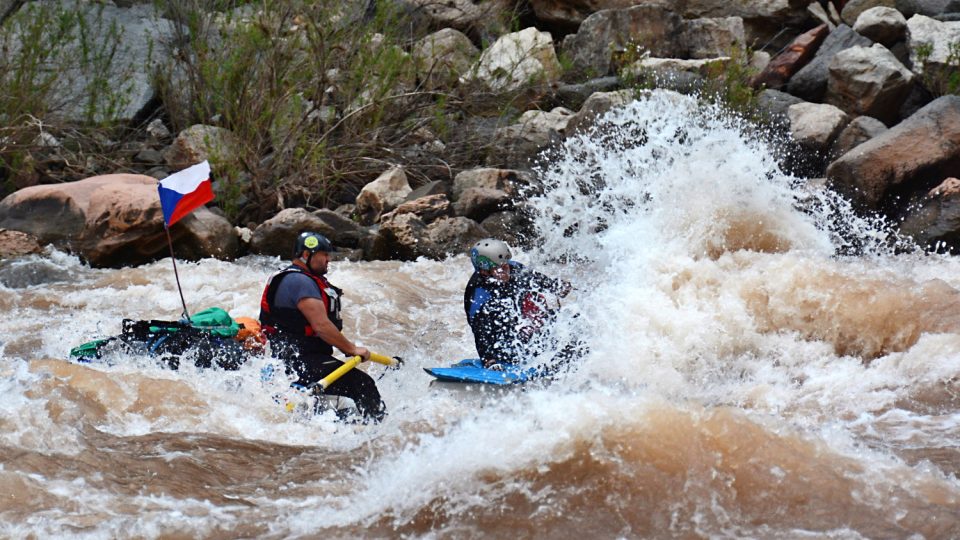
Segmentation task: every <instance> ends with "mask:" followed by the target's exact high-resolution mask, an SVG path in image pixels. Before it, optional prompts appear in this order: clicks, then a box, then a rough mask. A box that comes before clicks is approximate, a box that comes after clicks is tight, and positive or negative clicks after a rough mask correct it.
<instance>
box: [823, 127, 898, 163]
mask: <svg viewBox="0 0 960 540" xmlns="http://www.w3.org/2000/svg"><path fill="white" fill-rule="evenodd" d="M885 131H887V126H885V125H884V124H883V122H881V121H879V120H877V119H876V118H871V117H869V116H858V117H857V118H854V119H853V120H852V121H851V122H850V123H849V124H847V127H845V128H843V131H841V132H840V135H838V136H837V140H836V141H834V142H833V146H832V147H831V148H830V155H831V156H832V157H833V159H836V158H838V157H840V156H842V155H844V154H846V153H847V152H849V151H851V150H853V149H854V148H856V147H857V146H859V145H861V144H863V143H865V142H867V141H869V140H870V139H872V138H874V137H877V136H879V135H881V134H882V133H883V132H885Z"/></svg>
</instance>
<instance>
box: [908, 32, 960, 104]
mask: <svg viewBox="0 0 960 540" xmlns="http://www.w3.org/2000/svg"><path fill="white" fill-rule="evenodd" d="M915 53H916V55H917V62H916V63H917V64H918V65H920V66H922V69H921V80H922V82H923V86H924V87H925V88H926V89H927V90H929V91H930V92H931V93H933V95H935V96H944V95H947V94H960V42H954V43H950V44H948V45H947V58H946V62H945V65H943V66H928V65H927V63H928V62H929V60H930V57H931V55H933V44H932V43H919V44H917V46H916V49H915Z"/></svg>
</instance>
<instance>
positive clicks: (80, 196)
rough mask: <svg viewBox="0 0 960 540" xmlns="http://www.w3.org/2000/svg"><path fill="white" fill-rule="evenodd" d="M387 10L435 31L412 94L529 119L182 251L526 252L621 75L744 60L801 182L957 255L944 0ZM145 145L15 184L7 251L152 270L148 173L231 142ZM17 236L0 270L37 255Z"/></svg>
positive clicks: (215, 130)
mask: <svg viewBox="0 0 960 540" xmlns="http://www.w3.org/2000/svg"><path fill="white" fill-rule="evenodd" d="M395 2H397V3H398V5H401V6H402V7H403V9H405V10H407V11H409V12H412V13H416V14H417V16H418V17H419V19H417V20H419V21H421V22H422V24H423V25H424V28H432V29H434V30H436V29H438V28H439V30H436V31H434V32H432V33H429V34H428V35H426V36H425V37H423V38H421V39H418V40H417V41H416V42H413V43H411V45H410V50H409V51H407V53H405V54H409V55H411V57H412V58H414V59H415V60H416V62H415V65H416V66H417V73H416V74H414V75H412V79H411V80H412V81H414V82H416V83H417V84H419V85H420V87H422V88H426V89H429V90H430V91H442V92H455V91H456V90H457V88H458V87H465V86H469V85H474V86H476V85H481V86H483V87H484V88H487V89H488V90H489V91H490V92H508V91H509V92H526V94H524V98H523V99H521V100H518V102H520V103H523V107H525V108H527V110H525V111H521V113H520V114H518V115H517V116H516V117H515V118H516V119H515V120H514V121H511V122H508V123H499V124H497V125H496V126H493V127H492V129H490V135H491V137H492V138H493V139H494V140H495V141H496V142H495V144H494V148H495V151H494V152H492V153H491V154H492V155H491V156H488V158H487V161H486V163H477V164H476V168H473V169H467V170H460V171H450V172H449V174H448V175H447V176H446V177H437V178H430V179H424V178H420V177H417V178H411V177H410V176H409V175H408V174H407V173H408V171H406V170H405V169H404V167H402V166H399V165H395V166H390V165H385V166H384V168H383V172H382V174H381V175H380V177H378V178H377V179H376V180H374V181H373V182H371V183H369V184H368V185H366V186H364V187H363V188H362V189H361V190H359V194H358V195H357V196H356V198H355V200H354V201H353V202H352V203H351V204H346V205H344V206H341V207H340V208H337V209H334V208H330V209H319V210H308V209H305V208H287V209H284V210H281V211H279V213H277V214H276V215H275V216H273V217H272V218H270V219H267V220H265V221H263V222H262V223H259V224H250V227H249V229H245V228H238V227H234V226H232V225H231V224H230V223H229V222H228V221H227V220H226V219H225V218H223V217H222V216H221V215H218V214H217V213H216V212H214V211H210V210H202V211H199V212H197V213H195V214H194V215H193V216H191V217H190V218H188V219H184V220H183V222H182V223H178V224H177V225H175V226H174V227H173V228H172V229H171V231H170V232H171V234H172V235H173V236H174V237H175V238H176V239H177V246H178V250H180V251H181V253H180V254H182V255H184V256H186V257H210V256H213V257H223V258H229V257H235V256H237V255H239V254H242V253H246V252H252V253H261V254H270V255H288V254H287V253H286V246H289V245H291V244H292V239H293V237H294V236H295V235H296V234H297V232H298V231H300V230H303V229H313V230H317V231H319V232H321V233H323V234H326V235H328V236H329V237H330V238H331V239H332V240H333V241H334V243H335V244H336V245H338V246H340V247H342V248H344V251H346V252H347V254H348V256H351V257H355V258H367V259H375V258H399V259H412V258H415V257H420V256H426V257H434V258H440V257H443V256H445V255H447V254H449V253H456V252H459V251H462V250H464V249H465V248H466V247H467V246H469V245H470V244H471V243H472V242H473V241H474V240H476V239H478V238H481V237H485V236H489V235H494V236H498V237H502V238H505V239H507V240H509V241H511V242H523V241H525V239H527V235H526V227H527V220H526V219H525V217H524V216H525V213H524V204H523V200H522V193H523V192H524V191H525V190H524V188H525V187H531V188H533V189H535V188H536V186H535V184H536V177H535V176H534V175H533V174H532V173H531V172H530V168H531V165H532V164H533V163H534V162H535V160H536V157H537V155H538V154H539V153H540V152H541V151H543V150H544V149H547V148H549V147H551V146H552V145H555V144H557V143H558V142H560V141H562V140H563V139H564V138H565V137H568V136H570V135H571V134H574V133H579V132H582V131H583V130H585V129H586V128H587V127H589V126H590V125H591V122H592V121H593V119H594V118H596V117H597V116H598V115H599V114H602V113H603V112H605V111H607V110H609V109H610V108H613V107H617V106H619V105H622V104H624V103H627V102H629V101H630V100H632V99H636V95H637V94H636V92H635V90H634V89H631V88H630V87H629V86H628V80H627V79H629V78H632V77H637V76H638V75H643V74H650V73H655V74H656V75H657V80H660V81H666V80H669V81H671V82H670V83H669V84H670V85H673V88H672V89H674V90H679V91H686V90H696V89H698V88H701V87H702V85H703V81H704V80H705V79H707V78H709V77H716V76H717V75H716V73H717V70H718V69H719V70H720V72H721V73H723V70H724V69H725V67H726V66H728V65H729V64H730V63H731V62H735V61H736V60H735V57H737V56H740V57H749V58H750V65H751V66H752V67H753V68H754V69H755V70H756V71H755V74H754V75H753V77H752V78H751V79H750V84H751V85H752V86H753V88H754V89H755V92H756V93H757V100H756V103H757V106H758V107H759V109H760V110H761V111H762V112H763V114H764V118H766V120H767V121H769V122H771V123H772V124H773V125H775V126H781V127H783V128H784V131H785V133H787V134H788V136H789V137H790V138H791V139H792V140H793V141H794V143H795V144H796V145H798V147H799V148H802V149H803V150H804V151H805V152H807V153H808V154H809V155H810V156H814V158H813V159H811V160H809V161H810V162H811V163H813V164H814V165H813V166H812V170H809V171H806V173H807V174H808V175H809V176H811V177H822V178H825V179H826V180H825V182H822V183H823V184H825V185H826V186H828V187H829V188H831V189H834V190H836V191H838V192H840V193H842V194H844V195H845V196H847V197H848V198H849V199H851V200H852V201H853V202H854V203H855V206H856V207H858V208H860V209H861V210H863V211H865V212H874V213H876V212H879V213H882V214H885V215H886V216H888V217H889V218H891V219H892V220H894V221H895V222H898V223H902V230H903V232H904V233H906V234H909V235H911V236H913V237H914V238H915V239H916V240H917V241H918V242H919V243H921V244H922V245H928V246H934V247H938V248H949V249H960V221H958V220H957V219H955V218H954V216H953V214H954V213H955V212H956V210H955V209H954V207H955V206H957V204H956V202H955V201H957V200H960V199H958V197H960V195H958V193H960V189H958V187H957V186H958V181H957V178H958V177H960V96H957V95H951V94H950V93H949V92H950V91H951V87H949V86H945V81H946V82H949V81H950V80H960V72H958V70H960V68H958V65H960V13H958V12H952V11H951V9H953V8H954V7H956V6H955V4H956V3H955V2H954V3H949V2H916V1H906V0H849V1H846V2H839V3H833V2H808V1H798V0H791V1H785V0H784V1H779V2H770V1H761V0H756V1H747V2H728V1H721V0H689V1H684V2H664V1H662V0H630V1H624V0H589V1H585V0H529V1H528V2H525V3H522V4H526V5H528V6H529V9H530V13H529V14H528V16H527V17H526V18H524V19H523V20H525V21H529V26H528V27H526V28H523V29H521V30H519V31H516V32H510V31H508V30H507V29H508V28H509V20H510V17H509V13H511V12H512V11H511V10H513V9H515V8H516V6H517V5H520V4H518V3H515V2H510V1H507V0H497V1H494V2H480V3H477V2H468V1H460V0H456V1H451V2H443V3H438V2H427V1H421V0H395ZM118 4H119V2H118ZM441 4H442V5H441ZM124 5H127V6H130V7H126V8H121V7H115V6H108V7H107V9H105V10H103V11H102V14H103V15H104V16H106V17H108V18H115V20H116V21H117V22H118V23H119V24H121V25H123V26H124V28H126V29H127V30H128V31H129V32H131V33H132V35H133V36H134V37H136V36H138V35H141V34H142V33H143V32H145V31H146V30H145V28H147V27H148V26H149V28H150V30H149V31H150V32H153V33H156V32H160V33H161V34H163V33H164V32H167V33H170V32H173V30H172V26H171V25H172V23H171V22H170V21H168V20H166V19H164V18H163V17H162V16H161V15H160V14H158V13H156V12H154V11H150V10H148V9H147V7H146V6H145V5H143V4H140V3H137V2H133V3H132V5H131V3H129V2H126V3H124ZM148 23H149V24H148ZM485 43H486V44H488V46H486V47H485V48H483V49H482V50H481V47H479V46H480V45H483V44H485ZM751 51H752V57H751V55H749V54H747V53H748V52H751ZM138 54H139V53H136V51H132V52H130V56H129V57H128V58H127V61H128V64H127V65H128V66H136V67H137V68H138V69H135V70H134V71H137V72H138V73H147V72H149V69H150V66H151V64H150V62H149V61H148V59H146V58H141V56H142V55H141V56H138ZM561 59H565V60H563V61H561ZM564 62H566V63H567V64H566V65H562V64H564ZM720 76H721V77H722V76H723V75H722V74H721V75H720ZM951 78H953V79H951ZM133 82H134V83H135V84H133V85H131V89H130V92H131V94H130V96H129V97H130V99H129V100H128V109H129V110H128V112H127V113H125V114H127V115H128V116H129V118H131V119H132V118H134V117H135V116H136V115H137V114H138V113H139V112H140V109H142V108H144V107H146V106H147V102H148V101H149V99H151V98H152V96H153V91H152V89H150V88H149V83H148V82H144V83H143V84H141V80H140V79H135V80H133ZM398 84H399V83H398ZM145 85H146V86H145ZM64 91H67V89H65V90H64ZM952 91H954V92H956V91H957V88H952ZM310 110H311V111H312V112H311V114H321V115H322V114H332V115H336V114H340V113H339V112H337V111H333V110H327V109H325V108H324V107H317V106H314V107H310ZM294 119H295V118H294ZM461 127H462V126H461ZM277 129H278V131H277V133H273V134H271V136H274V137H278V136H282V135H283V133H284V132H283V129H285V128H283V124H282V123H281V124H278V126H277ZM149 130H150V133H151V138H150V141H149V142H148V143H145V144H144V145H143V147H142V148H139V149H138V152H137V154H136V155H137V160H138V161H139V162H141V163H142V164H143V165H144V167H145V169H149V170H146V171H145V172H147V173H149V175H150V176H143V175H131V174H113V175H105V176H97V177H94V178H88V179H85V180H81V181H77V182H72V183H66V184H57V185H40V186H32V187H25V188H24V189H21V190H19V191H17V192H15V193H13V194H12V195H10V196H8V197H7V198H6V199H4V200H3V201H2V202H0V232H2V233H3V234H6V235H7V236H4V237H3V238H4V239H5V241H10V242H13V241H14V240H7V239H8V238H9V234H10V233H11V232H12V231H21V232H23V233H28V234H29V235H32V236H33V238H35V239H36V241H37V242H39V243H40V244H48V243H49V244H53V245H55V246H58V247H61V248H64V249H69V250H72V251H75V252H77V253H79V254H81V255H82V256H83V257H84V258H85V259H86V260H88V261H89V262H90V263H91V264H94V265H100V266H115V265H124V264H139V263H143V262H146V261H149V260H151V259H155V258H157V257H162V256H164V254H165V252H164V250H165V249H166V248H165V244H164V240H165V238H164V232H163V227H162V221H161V219H160V214H159V203H158V201H157V197H156V178H159V177H163V176H165V175H166V174H169V173H170V172H173V171H176V170H178V169H181V168H183V167H185V166H187V165H189V164H192V163H195V162H197V161H199V160H202V159H207V158H209V157H211V156H217V158H218V160H219V161H220V162H227V163H228V162H230V161H231V159H232V158H231V156H232V155H233V152H234V145H235V144H236V143H235V141H234V136H233V134H231V133H230V132H229V131H227V130H225V129H223V128H221V127H217V126H206V125H196V126H191V127H189V128H187V129H185V130H183V131H181V132H180V133H178V134H175V135H174V134H170V133H169V132H168V131H167V128H165V127H164V125H163V123H162V122H160V121H159V120H158V121H155V122H154V124H151V127H150V128H149ZM412 140H415V142H416V144H415V146H414V147H409V148H404V149H402V150H403V151H404V152H406V153H410V152H413V153H416V152H425V153H430V152H433V153H438V152H440V153H442V151H443V149H444V147H445V143H444V141H442V140H440V138H439V137H437V136H436V135H434V134H433V133H431V132H430V131H429V130H427V129H425V128H423V129H420V130H419V131H417V132H416V133H415V137H414V138H413V139H412ZM50 144H51V145H55V144H57V141H55V140H54V141H50ZM215 174H216V172H215ZM151 176H152V177H151ZM28 183H29V182H28ZM22 240H23V239H22V238H16V239H15V243H16V244H17V245H18V246H21V247H17V248H16V249H10V250H6V251H3V252H0V256H3V255H4V254H6V253H20V252H26V253H28V252H31V251H34V247H33V245H32V244H29V242H28V243H27V244H22ZM21 244H22V245H21Z"/></svg>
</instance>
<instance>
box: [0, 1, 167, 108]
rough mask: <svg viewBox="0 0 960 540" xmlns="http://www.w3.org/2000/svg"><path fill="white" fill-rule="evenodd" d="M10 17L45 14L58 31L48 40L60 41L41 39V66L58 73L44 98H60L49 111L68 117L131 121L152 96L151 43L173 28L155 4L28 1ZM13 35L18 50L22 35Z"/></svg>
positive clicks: (154, 61)
mask: <svg viewBox="0 0 960 540" xmlns="http://www.w3.org/2000/svg"><path fill="white" fill-rule="evenodd" d="M19 3H20V2H14V3H13V5H12V6H9V7H8V9H9V8H12V7H15V6H16V5H17V4H19ZM0 9H2V6H0ZM2 15H4V13H2V12H0V16H2ZM12 17H24V18H27V19H37V20H42V19H47V20H50V21H51V22H50V28H55V29H56V30H57V31H56V32H51V34H55V35H56V36H57V37H56V39H55V40H51V41H53V42H54V43H62V44H63V45H62V46H56V47H54V46H51V45H50V44H49V43H44V44H43V45H44V47H51V48H49V49H47V51H46V52H48V53H50V54H51V56H50V57H49V58H48V59H47V60H46V62H47V63H46V65H45V66H44V69H47V70H55V71H56V73H57V77H56V78H55V79H54V81H53V83H52V84H53V87H52V89H51V91H52V92H53V97H52V98H51V99H49V100H48V102H49V103H57V104H60V105H59V106H58V107H57V109H55V110H54V111H52V112H53V113H54V114H55V115H57V116H60V117H61V118H63V119H64V120H66V121H70V122H83V121H87V120H93V121H94V122H103V121H112V120H118V121H130V120H133V119H134V118H136V117H137V115H138V114H139V113H141V112H142V111H144V110H145V109H146V108H147V106H148V105H149V104H150V102H151V100H152V99H153V98H154V95H155V92H154V89H153V87H152V84H151V78H152V76H153V73H154V70H155V68H156V66H157V61H158V55H157V54H156V52H155V51H154V50H153V49H154V44H156V43H160V42H162V41H167V40H169V39H171V37H172V36H173V35H174V29H173V23H172V22H171V21H169V20H167V19H163V18H161V17H160V16H159V15H158V13H157V10H156V9H155V8H154V6H153V5H129V6H127V7H126V8H121V7H117V6H115V5H112V3H111V2H107V3H103V2H76V1H66V0H63V1H54V2H28V3H26V4H25V5H24V6H23V7H21V8H20V9H19V10H18V11H17V12H16V13H15V14H13V15H12ZM12 26H13V25H10V26H9V27H12ZM11 35H12V38H13V47H12V48H13V51H17V50H19V49H20V48H21V47H22V43H21V42H20V39H21V38H20V37H19V36H17V35H16V34H11ZM10 52H11V51H4V54H8V53H10ZM30 60H35V58H31V59H30ZM91 113H92V114H91Z"/></svg>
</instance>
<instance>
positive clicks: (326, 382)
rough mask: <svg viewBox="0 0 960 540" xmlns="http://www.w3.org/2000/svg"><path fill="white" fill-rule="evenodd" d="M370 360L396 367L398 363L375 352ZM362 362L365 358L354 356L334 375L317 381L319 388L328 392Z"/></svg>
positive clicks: (333, 373) (334, 371) (371, 354)
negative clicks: (344, 375) (332, 385)
mask: <svg viewBox="0 0 960 540" xmlns="http://www.w3.org/2000/svg"><path fill="white" fill-rule="evenodd" d="M370 360H373V361H374V362H376V363H378V364H383V365H386V366H394V365H396V364H397V361H396V360H394V359H393V358H390V357H389V356H383V355H382V354H377V353H375V352H372V353H370ZM360 362H363V358H361V357H359V356H354V357H353V358H351V359H349V360H347V361H346V362H344V363H343V365H342V366H340V367H338V368H337V369H335V370H333V372H332V373H330V374H329V375H327V376H326V377H324V378H322V379H320V380H319V381H317V386H319V387H320V389H321V390H326V389H327V388H330V385H331V384H333V383H335V382H337V379H339V378H340V377H343V374H344V373H346V372H348V371H350V370H351V369H353V368H355V367H357V366H358V365H359V364H360Z"/></svg>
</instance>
